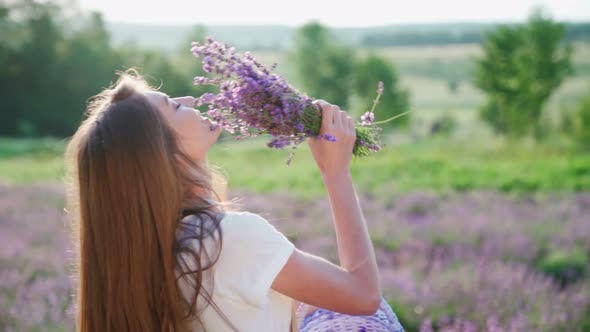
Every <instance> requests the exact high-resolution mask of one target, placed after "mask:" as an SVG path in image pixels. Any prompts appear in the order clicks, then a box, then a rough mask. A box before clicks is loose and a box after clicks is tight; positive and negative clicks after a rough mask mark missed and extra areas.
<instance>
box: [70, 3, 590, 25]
mask: <svg viewBox="0 0 590 332" xmlns="http://www.w3.org/2000/svg"><path fill="white" fill-rule="evenodd" d="M79 5H80V7H81V8H82V9H93V10H98V11H101V12H102V13H103V15H104V18H105V19H106V20H108V21H117V22H133V23H153V24H166V25H185V24H190V25H194V24H204V25H226V24H249V25H267V24H280V25H287V26H299V25H302V24H304V23H307V22H309V21H312V20H316V21H319V22H321V23H322V24H325V25H328V26H333V27H347V26H349V27H361V26H362V27H366V26H379V25H386V24H404V23H434V22H522V21H524V20H526V18H527V16H528V14H529V12H530V10H531V8H533V7H535V6H537V5H542V6H543V7H544V8H545V9H546V10H547V11H548V13H550V14H551V16H552V17H553V18H554V19H556V20H564V21H590V0H543V1H539V0H493V1H490V0H486V1H481V0H463V1H462V0H444V1H440V0H430V1H426V0H408V1H393V0H390V1H386V0H339V1H322V0H295V1H280V0H241V1H239V0H209V1H197V0H192V1H187V0H166V1H146V0H143V1H139V0H79Z"/></svg>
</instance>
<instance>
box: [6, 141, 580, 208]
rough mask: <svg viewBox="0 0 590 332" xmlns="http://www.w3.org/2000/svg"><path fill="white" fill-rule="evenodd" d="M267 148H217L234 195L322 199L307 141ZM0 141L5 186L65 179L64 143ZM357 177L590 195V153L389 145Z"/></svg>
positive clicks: (362, 186) (366, 184) (378, 187)
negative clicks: (292, 151)
mask: <svg viewBox="0 0 590 332" xmlns="http://www.w3.org/2000/svg"><path fill="white" fill-rule="evenodd" d="M264 142H265V140H262V139H257V140H251V141H242V142H235V141H233V139H228V140H227V141H225V142H222V143H220V144H217V145H216V146H214V147H213V148H212V150H211V151H210V154H209V161H210V163H211V164H214V165H218V166H220V167H221V168H222V169H223V170H224V171H225V173H226V176H227V178H228V181H229V183H230V189H242V188H247V189H249V190H253V191H256V192H266V193H268V192H282V191H289V192H291V193H294V194H296V195H299V196H302V197H307V198H311V197H317V196H321V195H324V194H325V189H324V187H323V185H322V182H321V177H320V174H319V171H318V169H317V166H316V165H315V161H314V160H313V157H312V155H311V153H310V151H309V149H308V147H307V144H306V143H304V144H303V145H301V146H300V147H299V149H298V150H297V154H296V155H295V158H294V159H293V162H292V164H291V165H290V166H287V165H286V160H287V156H288V151H278V150H271V149H268V148H266V147H264ZM0 143H2V144H1V145H2V148H1V149H0V156H2V158H1V159H0V180H1V181H8V182H15V183H29V182H36V181H59V180H60V179H61V178H62V176H63V170H64V165H63V160H62V150H63V147H64V143H63V142H61V141H53V142H51V141H47V140H42V141H39V145H37V144H35V141H34V140H27V141H21V140H6V139H3V140H1V141H0ZM472 144H475V145H472ZM40 146H45V148H42V147H40ZM7 155H8V157H7ZM352 173H353V176H354V179H355V182H356V183H357V186H358V188H359V190H361V191H368V192H371V193H373V194H376V195H379V194H383V195H386V194H387V193H391V192H404V191H410V190H417V189H428V190H436V191H448V190H457V191H463V190H479V189H486V190H488V189H489V190H499V191H504V192H515V193H523V192H537V191H541V192H545V191H588V190H590V155H588V154H580V153H578V152H576V151H575V150H570V149H567V148H563V147H560V146H556V147H551V146H541V145H527V144H524V143H518V144H516V143H505V142H501V141H490V142H488V143H487V144H484V143H479V144H477V143H471V142H466V141H452V140H447V139H430V140H425V141H422V142H421V143H415V144H409V143H408V144H400V145H393V144H392V145H389V146H387V147H386V148H385V149H384V150H382V151H381V152H379V153H376V154H374V155H372V156H370V157H368V158H366V159H357V160H353V165H352Z"/></svg>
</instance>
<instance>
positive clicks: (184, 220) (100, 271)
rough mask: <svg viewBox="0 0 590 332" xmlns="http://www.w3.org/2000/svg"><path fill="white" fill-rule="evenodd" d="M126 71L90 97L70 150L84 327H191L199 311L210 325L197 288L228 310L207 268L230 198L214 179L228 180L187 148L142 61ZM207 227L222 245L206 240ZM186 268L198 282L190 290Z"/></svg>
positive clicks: (80, 325)
mask: <svg viewBox="0 0 590 332" xmlns="http://www.w3.org/2000/svg"><path fill="white" fill-rule="evenodd" d="M119 74H120V77H119V79H118V81H117V82H116V83H115V84H114V85H112V86H111V87H109V88H107V89H105V90H104V91H102V92H101V93H99V94H98V95H96V96H94V97H93V98H91V99H90V102H89V104H88V107H87V109H86V112H85V116H86V117H85V119H84V120H83V121H82V123H81V125H80V127H79V128H78V130H77V131H76V133H75V134H74V135H73V136H72V137H71V139H70V141H69V143H68V146H67V149H66V154H65V158H66V171H67V172H66V183H67V211H68V216H69V217H68V219H69V225H70V226H71V231H72V236H73V238H74V242H75V244H76V245H77V250H78V257H77V260H76V262H75V265H74V267H75V271H76V272H75V275H74V277H75V279H77V281H78V289H77V294H76V297H77V308H76V310H77V317H76V321H77V330H78V331H83V332H86V331H100V332H103V331H104V332H106V331H188V330H190V326H191V321H194V320H197V321H198V322H199V323H200V324H201V325H202V321H201V320H200V317H199V315H198V313H197V310H195V309H196V308H197V297H198V295H201V296H202V297H203V299H204V301H205V302H206V303H205V304H206V305H208V304H212V305H213V306H214V307H215V309H216V310H217V311H218V312H219V313H220V314H221V315H223V314H222V313H221V312H220V310H219V308H218V307H217V306H215V304H214V303H213V302H212V299H211V296H210V294H208V293H207V292H206V291H205V289H204V287H202V281H203V274H202V273H203V271H205V270H207V269H209V268H211V266H212V265H213V264H214V263H215V262H216V260H217V258H218V257H219V251H220V249H221V245H222V236H221V229H220V227H219V223H220V221H221V219H222V217H223V214H224V213H225V212H226V211H227V210H228V209H229V208H230V206H231V204H230V202H226V201H224V199H225V197H224V195H225V193H224V192H222V191H223V190H215V189H214V187H215V185H220V186H223V185H224V181H223V177H222V176H220V174H219V172H218V171H217V170H216V169H214V168H212V167H210V166H209V165H207V164H206V162H199V161H194V160H192V159H191V158H190V157H189V156H188V155H187V154H185V153H184V151H182V150H181V148H180V145H179V144H178V143H179V141H178V139H179V138H178V137H177V135H176V133H175V131H174V130H173V128H171V127H170V126H169V125H167V123H166V121H165V119H164V118H163V117H162V115H161V114H160V112H159V111H158V109H156V108H155V106H154V105H152V104H151V103H150V102H149V100H148V99H147V98H146V96H145V94H144V92H146V91H150V90H152V89H153V88H151V87H149V86H148V85H147V83H146V82H145V81H144V80H143V79H142V78H141V77H140V76H139V75H138V74H137V72H135V71H127V72H124V73H119ZM216 181H217V182H216ZM215 201H217V202H215ZM179 233H182V234H184V235H183V237H182V238H181V239H180V240H179V238H178V234H179ZM187 234H188V236H187ZM209 236H211V237H212V238H213V239H214V240H216V241H215V243H216V250H215V253H214V254H211V253H207V252H206V250H205V247H204V246H203V245H202V244H203V241H202V240H203V239H205V238H206V237H209ZM191 239H196V240H198V243H200V245H199V246H198V248H195V247H194V246H192V245H191V243H194V241H190V240H191ZM187 255H188V256H189V257H192V261H191V262H187V261H186V260H185V259H184V258H183V257H187ZM205 256H206V257H208V258H209V259H208V260H207V261H206V263H208V264H205V263H203V260H202V258H203V257H205ZM211 257H212V258H211ZM189 267H196V268H192V269H191V268H189ZM179 271H180V273H179ZM181 278H182V280H184V281H185V282H186V283H187V284H189V285H191V286H192V287H193V288H194V290H195V291H194V293H192V294H190V295H189V296H188V297H187V296H186V294H183V292H182V289H181V287H180V286H179V280H181ZM187 280H188V281H187ZM199 298H200V297H199ZM223 317H224V318H225V319H226V321H227V322H228V323H229V324H230V325H231V326H233V325H232V324H231V323H230V322H229V320H228V319H227V318H226V317H225V316H223ZM234 329H235V327H234Z"/></svg>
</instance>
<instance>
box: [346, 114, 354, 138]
mask: <svg viewBox="0 0 590 332" xmlns="http://www.w3.org/2000/svg"><path fill="white" fill-rule="evenodd" d="M347 122H348V130H349V132H350V133H351V134H352V135H355V134H356V131H355V130H354V119H353V118H351V117H350V116H349V117H348V121H347Z"/></svg>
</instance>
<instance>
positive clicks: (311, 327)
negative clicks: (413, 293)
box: [297, 298, 404, 332]
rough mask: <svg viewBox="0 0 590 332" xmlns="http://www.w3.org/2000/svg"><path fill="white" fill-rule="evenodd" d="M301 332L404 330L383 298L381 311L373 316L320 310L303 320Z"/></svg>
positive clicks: (380, 306) (380, 331)
mask: <svg viewBox="0 0 590 332" xmlns="http://www.w3.org/2000/svg"><path fill="white" fill-rule="evenodd" d="M302 306H305V304H303V305H302ZM301 309H302V308H301V307H300V308H298V310H297V311H298V312H299V311H300V310H301ZM299 331H300V332H320V331H321V332H340V331H342V332H352V331H354V332H404V328H403V327H402V325H401V324H400V322H399V320H398V319H397V316H396V315H395V313H394V312H393V310H392V309H391V307H390V306H389V304H387V302H386V301H385V299H384V298H381V304H380V305H379V309H377V312H375V313H374V314H373V315H371V316H352V315H346V314H341V313H337V312H333V311H330V310H327V309H321V308H319V309H317V310H315V311H313V312H312V313H310V314H308V315H307V316H305V317H304V318H303V320H302V322H301V324H300V326H299Z"/></svg>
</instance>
